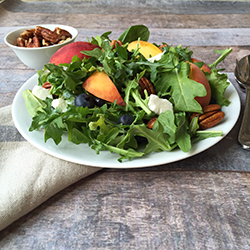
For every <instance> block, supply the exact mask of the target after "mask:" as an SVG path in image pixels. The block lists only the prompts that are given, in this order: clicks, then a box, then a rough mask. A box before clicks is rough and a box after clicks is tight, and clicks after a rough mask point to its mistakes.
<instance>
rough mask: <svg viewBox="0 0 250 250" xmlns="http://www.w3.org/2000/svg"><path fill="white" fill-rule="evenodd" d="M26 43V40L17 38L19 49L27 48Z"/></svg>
mask: <svg viewBox="0 0 250 250" xmlns="http://www.w3.org/2000/svg"><path fill="white" fill-rule="evenodd" d="M25 41H26V40H24V39H23V38H21V37H18V38H17V46H19V47H26V44H25Z"/></svg>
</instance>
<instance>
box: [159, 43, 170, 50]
mask: <svg viewBox="0 0 250 250" xmlns="http://www.w3.org/2000/svg"><path fill="white" fill-rule="evenodd" d="M164 47H168V44H166V43H165V44H162V45H160V46H159V49H160V50H162V51H163V48H164Z"/></svg>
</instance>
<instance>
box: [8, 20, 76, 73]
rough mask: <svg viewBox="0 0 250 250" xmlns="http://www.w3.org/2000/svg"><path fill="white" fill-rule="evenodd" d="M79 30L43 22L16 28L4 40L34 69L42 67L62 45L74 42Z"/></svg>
mask: <svg viewBox="0 0 250 250" xmlns="http://www.w3.org/2000/svg"><path fill="white" fill-rule="evenodd" d="M77 35H78V31H77V30H76V29H75V28H73V27H70V26H66V25H58V24H41V25H33V26H27V27H23V28H19V29H16V30H14V31H12V32H10V33H8V34H7V35H6V36H5V38H4V41H5V43H6V45H8V46H9V47H10V48H11V49H12V50H13V51H14V53H15V54H16V55H17V57H18V58H19V59H20V60H21V61H22V62H23V63H24V64H25V65H26V66H28V67H30V68H32V69H36V70H39V69H42V68H43V66H44V64H46V63H48V62H49V60H50V58H51V56H52V55H53V54H54V53H55V52H56V51H57V50H58V49H60V48H61V47H63V46H64V45H67V44H69V43H71V42H74V41H75V39H76V37H77Z"/></svg>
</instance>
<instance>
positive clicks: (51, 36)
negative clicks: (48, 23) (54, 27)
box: [41, 28, 60, 44]
mask: <svg viewBox="0 0 250 250" xmlns="http://www.w3.org/2000/svg"><path fill="white" fill-rule="evenodd" d="M41 35H42V37H43V38H44V39H45V40H47V41H49V42H51V43H52V44H56V43H57V42H58V41H59V40H60V35H58V34H57V33H56V32H54V31H51V30H49V29H45V28H44V29H43V30H42V31H41Z"/></svg>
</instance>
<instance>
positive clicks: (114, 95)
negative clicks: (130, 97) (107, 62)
mask: <svg viewBox="0 0 250 250" xmlns="http://www.w3.org/2000/svg"><path fill="white" fill-rule="evenodd" d="M83 87H84V89H86V90H87V91H88V92H89V93H91V94H92V95H94V96H96V97H99V98H101V99H103V100H106V101H108V102H115V100H116V101H117V102H116V103H117V104H118V105H121V106H125V105H126V103H125V102H124V100H123V99H122V97H121V95H120V93H119V91H118V89H117V88H116V86H115V84H114V83H113V82H112V80H111V79H110V78H109V76H108V75H107V74H106V73H105V72H104V71H100V72H99V71H95V72H94V73H93V74H92V75H91V76H90V77H88V78H87V79H86V80H85V82H84V83H83Z"/></svg>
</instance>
